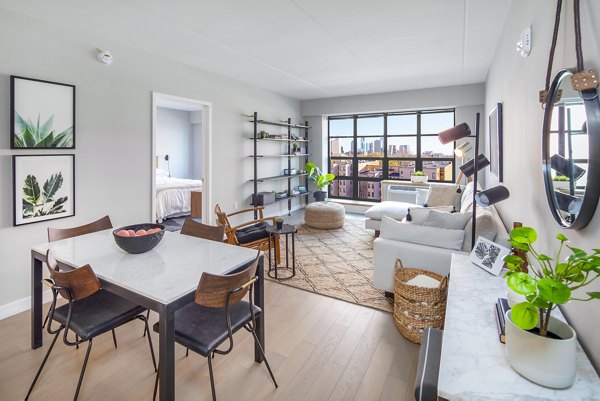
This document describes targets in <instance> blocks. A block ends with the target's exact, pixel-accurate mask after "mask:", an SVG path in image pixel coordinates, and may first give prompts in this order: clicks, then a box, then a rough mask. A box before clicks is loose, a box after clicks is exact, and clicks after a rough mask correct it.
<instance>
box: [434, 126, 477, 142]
mask: <svg viewBox="0 0 600 401" xmlns="http://www.w3.org/2000/svg"><path fill="white" fill-rule="evenodd" d="M470 135H471V128H469V126H468V125H467V123H462V124H459V125H457V126H455V127H452V128H448V129H447V130H445V131H442V132H440V133H439V134H438V138H439V140H440V142H441V143H442V144H443V145H445V144H447V143H450V142H454V141H458V140H459V139H462V138H465V137H467V136H470Z"/></svg>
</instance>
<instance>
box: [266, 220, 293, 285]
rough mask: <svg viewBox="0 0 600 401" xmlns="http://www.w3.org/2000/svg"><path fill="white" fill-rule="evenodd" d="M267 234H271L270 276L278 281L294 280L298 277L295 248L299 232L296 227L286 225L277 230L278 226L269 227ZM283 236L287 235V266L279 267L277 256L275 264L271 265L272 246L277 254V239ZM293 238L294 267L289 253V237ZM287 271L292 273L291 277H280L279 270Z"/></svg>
mask: <svg viewBox="0 0 600 401" xmlns="http://www.w3.org/2000/svg"><path fill="white" fill-rule="evenodd" d="M266 230H267V233H269V271H268V273H267V274H268V275H269V277H271V278H274V279H277V280H286V279H289V278H292V277H294V276H295V275H296V248H295V238H294V236H295V234H296V233H297V232H298V230H297V229H296V227H294V226H292V225H290V224H284V225H283V226H282V227H281V228H279V229H278V228H277V226H271V225H269V226H267V228H266ZM281 235H285V251H284V252H285V266H278V265H277V254H276V255H275V258H274V260H273V264H271V246H272V247H273V248H274V249H275V252H277V248H275V245H276V242H275V241H277V237H278V236H281ZM290 235H291V236H292V265H291V266H290V252H289V240H288V237H289V236H290ZM271 241H273V243H272V245H271ZM282 269H283V270H286V271H287V272H288V273H287V274H289V272H290V271H291V275H287V274H286V276H284V277H281V276H280V274H279V273H280V272H279V270H282Z"/></svg>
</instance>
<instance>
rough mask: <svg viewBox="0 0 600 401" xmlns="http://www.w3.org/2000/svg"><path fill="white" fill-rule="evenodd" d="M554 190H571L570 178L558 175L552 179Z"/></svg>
mask: <svg viewBox="0 0 600 401" xmlns="http://www.w3.org/2000/svg"><path fill="white" fill-rule="evenodd" d="M552 181H553V182H552V185H553V187H554V189H561V190H564V191H568V190H569V178H568V177H565V176H564V175H560V174H557V175H555V176H554V177H553V178H552Z"/></svg>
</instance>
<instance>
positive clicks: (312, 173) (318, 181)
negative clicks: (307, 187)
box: [305, 162, 335, 202]
mask: <svg viewBox="0 0 600 401" xmlns="http://www.w3.org/2000/svg"><path fill="white" fill-rule="evenodd" d="M305 168H306V173H307V174H308V180H309V181H310V182H313V183H314V184H315V186H316V187H317V190H316V191H315V192H314V193H313V196H314V197H315V200H316V201H317V202H323V201H324V200H325V197H326V196H327V191H324V189H325V188H326V187H327V185H329V184H331V182H332V181H333V180H334V179H335V175H333V174H323V173H322V172H321V170H320V169H319V168H318V167H317V166H316V165H315V164H314V163H312V162H308V163H306V167H305Z"/></svg>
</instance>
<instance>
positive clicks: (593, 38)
mask: <svg viewBox="0 0 600 401" xmlns="http://www.w3.org/2000/svg"><path fill="white" fill-rule="evenodd" d="M572 8H573V2H572V1H566V2H563V10H564V9H567V10H568V17H567V18H565V16H564V14H563V19H562V27H561V34H560V36H559V40H558V46H557V54H556V56H555V64H554V65H555V68H554V73H556V72H557V71H558V70H559V69H560V68H565V67H574V66H575V64H576V61H575V50H574V40H573V35H572V32H573V22H572V21H573V16H572V11H571V10H572ZM554 13H555V2H552V4H549V3H548V2H547V1H545V0H530V1H515V2H513V3H512V8H511V10H510V13H509V16H508V21H507V23H506V25H505V27H504V31H503V33H502V38H501V41H500V43H499V44H498V47H497V49H496V53H495V56H494V61H493V64H492V68H491V69H490V71H489V74H488V78H487V81H486V102H485V105H486V106H485V109H486V114H487V113H489V111H491V110H492V109H493V108H494V107H495V105H496V103H497V102H503V103H504V155H505V156H504V157H505V159H504V160H505V163H504V185H505V186H506V187H507V188H508V189H509V190H510V192H511V197H510V198H509V199H508V200H506V201H504V202H502V203H500V204H498V205H497V206H498V210H499V212H500V214H501V215H502V218H503V220H504V222H505V223H508V224H511V222H513V221H521V222H523V223H524V224H525V225H528V226H532V227H534V228H536V229H537V230H538V233H539V234H540V238H539V239H538V243H539V248H540V249H541V250H542V251H545V252H551V253H549V254H553V253H554V251H556V248H557V247H556V242H557V241H556V240H554V237H555V235H556V234H557V233H559V232H562V233H563V234H564V235H566V236H567V237H568V238H569V239H571V241H572V242H573V244H574V245H575V246H577V247H580V248H584V249H587V250H590V249H591V248H599V247H600V213H599V212H598V211H597V212H596V216H595V217H594V219H593V220H592V222H591V223H590V224H589V225H588V226H587V227H586V228H585V229H583V230H580V231H574V230H563V229H560V228H559V227H558V225H557V224H556V223H555V222H554V219H553V218H552V215H551V214H550V210H549V209H548V205H547V202H546V195H545V192H544V181H543V177H542V167H541V166H542V165H541V163H542V155H541V141H542V119H543V115H544V113H543V110H542V108H541V107H540V104H539V102H538V91H539V90H541V89H543V88H544V82H545V76H546V67H547V63H548V53H549V50H550V42H551V37H552V30H553V25H554ZM567 20H568V21H567ZM581 20H582V33H583V47H584V48H583V53H584V57H585V67H586V68H594V69H596V70H598V69H599V67H600V46H599V45H600V29H599V27H598V21H600V3H599V2H594V1H591V0H590V1H582V2H581ZM565 21H567V23H568V27H567V28H565ZM530 25H531V27H532V44H533V48H532V52H531V55H530V56H529V57H528V58H522V57H520V56H519V55H518V54H517V52H516V51H515V42H516V41H517V39H518V37H519V35H520V32H521V31H522V30H523V29H525V28H526V27H527V26H530ZM487 178H488V182H489V186H492V185H495V184H497V179H496V177H494V176H491V175H489V174H488V177H487ZM585 291H600V281H598V282H595V283H593V285H591V286H589V287H587V288H586V289H585ZM580 295H582V296H585V295H584V294H583V293H581V294H580ZM599 310H600V302H598V301H592V302H571V303H570V304H568V305H566V306H565V307H564V308H563V311H564V312H565V313H566V315H567V317H568V319H569V320H570V322H571V323H572V324H573V326H574V327H575V329H576V330H577V336H578V337H579V339H580V341H581V342H582V344H583V345H584V347H585V349H586V351H587V352H588V355H589V356H590V357H591V359H592V360H593V362H594V364H595V367H596V370H600V337H599V336H598V328H599V327H600V313H599V312H598V311H599Z"/></svg>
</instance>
